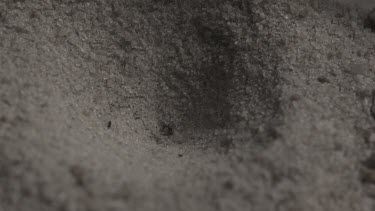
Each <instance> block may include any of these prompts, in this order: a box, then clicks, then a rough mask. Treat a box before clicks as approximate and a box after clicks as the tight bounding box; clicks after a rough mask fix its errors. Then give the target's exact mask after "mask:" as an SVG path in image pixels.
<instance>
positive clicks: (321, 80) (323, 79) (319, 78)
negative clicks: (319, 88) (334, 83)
mask: <svg viewBox="0 0 375 211" xmlns="http://www.w3.org/2000/svg"><path fill="white" fill-rule="evenodd" d="M317 80H318V81H319V82H320V83H322V84H324V83H330V82H331V81H330V80H329V79H328V78H326V77H324V76H320V77H318V78H317Z"/></svg>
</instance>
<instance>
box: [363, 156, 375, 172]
mask: <svg viewBox="0 0 375 211" xmlns="http://www.w3.org/2000/svg"><path fill="white" fill-rule="evenodd" d="M362 164H363V165H364V166H365V167H366V168H369V169H373V170H375V153H373V154H372V155H370V157H369V158H367V159H366V160H365V161H363V162H362Z"/></svg>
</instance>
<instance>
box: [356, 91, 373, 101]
mask: <svg viewBox="0 0 375 211" xmlns="http://www.w3.org/2000/svg"><path fill="white" fill-rule="evenodd" d="M355 95H356V96H357V97H358V98H359V99H360V100H364V99H366V98H368V99H370V98H371V91H370V90H368V89H358V90H355Z"/></svg>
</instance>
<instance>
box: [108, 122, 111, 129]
mask: <svg viewBox="0 0 375 211" xmlns="http://www.w3.org/2000/svg"><path fill="white" fill-rule="evenodd" d="M111 127H112V121H109V122H108V123H107V128H108V129H110V128H111Z"/></svg>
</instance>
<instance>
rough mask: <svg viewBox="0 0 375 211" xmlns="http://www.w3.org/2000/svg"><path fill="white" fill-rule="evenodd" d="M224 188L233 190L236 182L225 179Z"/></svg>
mask: <svg viewBox="0 0 375 211" xmlns="http://www.w3.org/2000/svg"><path fill="white" fill-rule="evenodd" d="M223 188H224V189H226V190H232V189H233V188H234V184H233V182H232V181H229V180H228V181H225V182H224V183H223Z"/></svg>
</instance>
